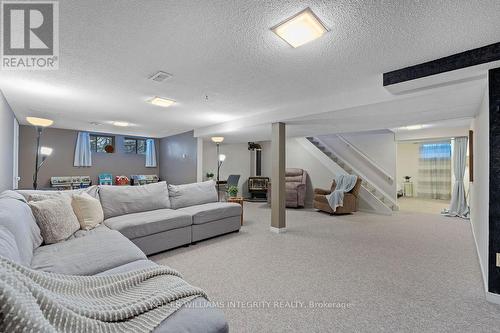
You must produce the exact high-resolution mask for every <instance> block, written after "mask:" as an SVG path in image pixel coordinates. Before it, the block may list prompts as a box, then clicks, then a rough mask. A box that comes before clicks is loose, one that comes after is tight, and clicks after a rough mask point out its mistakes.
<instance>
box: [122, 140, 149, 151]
mask: <svg viewBox="0 0 500 333" xmlns="http://www.w3.org/2000/svg"><path fill="white" fill-rule="evenodd" d="M123 150H124V151H125V152H126V153H128V154H140V155H144V154H146V139H135V138H125V139H124V140H123Z"/></svg>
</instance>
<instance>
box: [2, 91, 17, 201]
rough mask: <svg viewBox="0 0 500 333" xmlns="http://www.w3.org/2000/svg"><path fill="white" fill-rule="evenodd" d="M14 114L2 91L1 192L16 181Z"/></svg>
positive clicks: (9, 187)
mask: <svg viewBox="0 0 500 333" xmlns="http://www.w3.org/2000/svg"><path fill="white" fill-rule="evenodd" d="M14 118H15V117H14V113H13V112H12V109H11V108H10V106H9V103H7V100H6V99H5V97H4V95H3V93H2V92H1V91H0V161H2V163H0V192H1V191H4V190H7V189H12V186H13V180H14V172H13V170H14Z"/></svg>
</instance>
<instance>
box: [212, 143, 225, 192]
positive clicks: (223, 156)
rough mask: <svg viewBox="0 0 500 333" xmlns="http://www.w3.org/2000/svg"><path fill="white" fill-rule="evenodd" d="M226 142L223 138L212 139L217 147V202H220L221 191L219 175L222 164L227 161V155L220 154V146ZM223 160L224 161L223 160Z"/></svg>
mask: <svg viewBox="0 0 500 333" xmlns="http://www.w3.org/2000/svg"><path fill="white" fill-rule="evenodd" d="M222 141H224V137H223V136H213V137H212V142H214V143H215V144H216V145H217V183H216V186H217V201H220V193H219V192H220V191H219V185H220V184H219V180H220V179H219V174H220V167H221V166H222V163H224V160H225V159H226V156H225V155H221V154H220V144H221V143H222ZM221 158H222V160H221Z"/></svg>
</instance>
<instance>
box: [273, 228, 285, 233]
mask: <svg viewBox="0 0 500 333" xmlns="http://www.w3.org/2000/svg"><path fill="white" fill-rule="evenodd" d="M269 230H271V232H274V233H275V234H283V233H285V232H286V228H275V227H271V228H270V229H269Z"/></svg>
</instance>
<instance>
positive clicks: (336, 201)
mask: <svg viewBox="0 0 500 333" xmlns="http://www.w3.org/2000/svg"><path fill="white" fill-rule="evenodd" d="M357 180H358V177H357V176H354V175H339V176H338V177H337V178H336V179H335V184H336V186H335V190H334V191H333V192H332V193H330V194H329V195H327V196H326V199H327V200H328V204H329V205H330V207H331V208H332V210H333V211H334V212H335V211H336V210H337V207H343V206H344V193H347V192H349V191H351V190H352V189H353V188H354V186H356V181H357Z"/></svg>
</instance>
